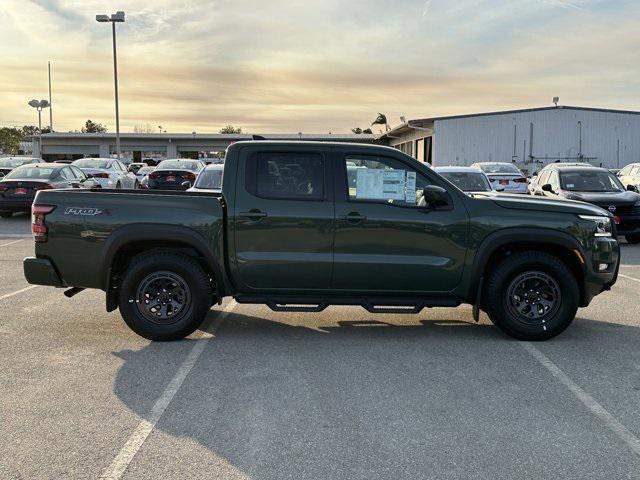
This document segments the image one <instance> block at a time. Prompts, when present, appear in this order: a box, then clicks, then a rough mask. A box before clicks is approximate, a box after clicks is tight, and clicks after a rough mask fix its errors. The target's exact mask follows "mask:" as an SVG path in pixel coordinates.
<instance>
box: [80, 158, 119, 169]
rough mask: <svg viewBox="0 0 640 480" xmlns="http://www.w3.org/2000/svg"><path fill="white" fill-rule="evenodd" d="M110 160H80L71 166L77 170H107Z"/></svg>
mask: <svg viewBox="0 0 640 480" xmlns="http://www.w3.org/2000/svg"><path fill="white" fill-rule="evenodd" d="M110 161H111V160H101V159H99V158H82V159H80V160H76V161H75V162H73V164H74V165H75V166H76V167H78V168H107V165H108V164H109V162H110Z"/></svg>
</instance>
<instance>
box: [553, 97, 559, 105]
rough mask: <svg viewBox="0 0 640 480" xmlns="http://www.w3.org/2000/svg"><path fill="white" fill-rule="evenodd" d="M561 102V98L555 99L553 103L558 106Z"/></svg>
mask: <svg viewBox="0 0 640 480" xmlns="http://www.w3.org/2000/svg"><path fill="white" fill-rule="evenodd" d="M559 101H560V97H553V103H554V104H555V105H556V107H557V106H558V102H559Z"/></svg>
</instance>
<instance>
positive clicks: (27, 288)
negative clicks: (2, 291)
mask: <svg viewBox="0 0 640 480" xmlns="http://www.w3.org/2000/svg"><path fill="white" fill-rule="evenodd" d="M39 286H40V285H29V286H28V287H24V288H21V289H20V290H16V291H15V292H11V293H7V294H6V295H2V296H1V297H0V300H4V299H5V298H9V297H13V296H14V295H18V294H19V293H22V292H26V291H27V290H31V289H32V288H37V287H39Z"/></svg>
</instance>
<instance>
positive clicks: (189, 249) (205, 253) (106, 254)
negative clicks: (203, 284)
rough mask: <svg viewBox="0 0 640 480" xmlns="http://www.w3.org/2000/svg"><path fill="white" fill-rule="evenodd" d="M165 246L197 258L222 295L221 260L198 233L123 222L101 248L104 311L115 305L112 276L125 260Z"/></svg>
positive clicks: (168, 226)
mask: <svg viewBox="0 0 640 480" xmlns="http://www.w3.org/2000/svg"><path fill="white" fill-rule="evenodd" d="M167 249H171V250H176V251H180V252H182V253H184V254H186V255H188V256H191V257H194V258H196V259H197V260H198V261H199V263H200V264H201V265H202V267H203V268H205V271H207V272H208V273H210V274H211V275H212V276H213V278H214V280H215V289H216V293H217V295H218V297H219V298H221V297H222V296H224V293H225V291H226V288H225V277H224V272H223V270H222V268H223V267H222V261H221V260H220V259H219V258H217V257H216V254H215V253H214V249H213V248H212V247H211V245H210V244H209V243H208V241H207V240H206V239H205V238H204V237H203V236H202V235H201V234H200V233H198V232H196V231H194V230H193V229H191V228H188V227H183V226H178V225H161V224H140V225H125V226H123V227H120V228H118V229H116V230H114V231H113V232H112V233H111V235H109V237H108V238H107V240H106V241H105V243H104V246H103V248H102V259H103V260H102V267H101V269H100V278H101V279H102V280H101V281H102V286H103V289H104V290H105V291H106V292H107V310H110V309H114V308H115V306H114V304H113V301H110V294H111V293H112V292H113V291H114V290H113V282H112V279H113V277H114V275H118V274H120V273H122V272H123V271H124V270H126V266H127V264H128V262H129V261H130V260H131V259H132V258H133V257H135V256H136V255H138V254H140V253H143V252H146V251H150V250H167ZM112 300H113V299H112Z"/></svg>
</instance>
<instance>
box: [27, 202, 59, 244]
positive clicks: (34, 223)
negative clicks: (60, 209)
mask: <svg viewBox="0 0 640 480" xmlns="http://www.w3.org/2000/svg"><path fill="white" fill-rule="evenodd" d="M55 209H56V207H55V205H32V206H31V233H33V239H34V241H36V242H46V241H47V235H48V233H49V228H48V227H47V225H46V223H45V222H44V219H45V217H46V216H47V215H48V214H50V213H51V212H53V211H54V210H55Z"/></svg>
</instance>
